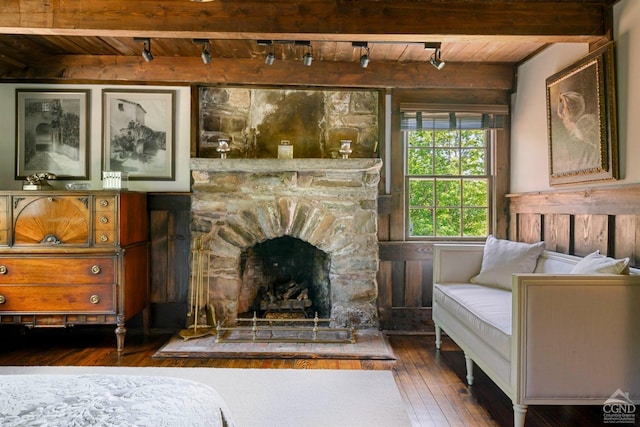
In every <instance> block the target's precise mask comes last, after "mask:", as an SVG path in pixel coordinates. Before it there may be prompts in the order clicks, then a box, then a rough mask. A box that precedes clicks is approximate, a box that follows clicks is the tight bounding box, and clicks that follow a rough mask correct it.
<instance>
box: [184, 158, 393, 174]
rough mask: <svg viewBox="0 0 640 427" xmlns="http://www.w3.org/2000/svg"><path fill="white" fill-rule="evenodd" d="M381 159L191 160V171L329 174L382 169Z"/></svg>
mask: <svg viewBox="0 0 640 427" xmlns="http://www.w3.org/2000/svg"><path fill="white" fill-rule="evenodd" d="M381 166H382V160H381V159H207V158H191V170H200V171H215V172H298V171H299V172H314V171H317V172H328V171H353V172H360V171H367V170H373V169H380V167H381Z"/></svg>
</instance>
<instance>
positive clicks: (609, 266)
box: [571, 251, 629, 274]
mask: <svg viewBox="0 0 640 427" xmlns="http://www.w3.org/2000/svg"><path fill="white" fill-rule="evenodd" d="M628 265H629V258H622V259H614V258H611V257H607V256H604V255H600V251H595V252H593V253H590V254H589V255H587V256H586V257H584V258H582V259H581V260H580V261H578V263H577V264H576V265H575V266H574V267H573V269H572V270H571V273H573V274H598V273H608V274H622V273H626V274H629V270H628V269H627V266H628Z"/></svg>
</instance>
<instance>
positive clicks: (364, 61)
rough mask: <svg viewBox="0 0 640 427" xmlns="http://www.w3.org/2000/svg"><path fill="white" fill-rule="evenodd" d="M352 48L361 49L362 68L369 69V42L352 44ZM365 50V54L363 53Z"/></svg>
mask: <svg viewBox="0 0 640 427" xmlns="http://www.w3.org/2000/svg"><path fill="white" fill-rule="evenodd" d="M351 47H353V48H360V66H361V67H362V68H367V67H368V66H369V59H370V57H369V54H370V50H369V44H368V43H367V42H351ZM363 49H364V54H363V53H362V51H363Z"/></svg>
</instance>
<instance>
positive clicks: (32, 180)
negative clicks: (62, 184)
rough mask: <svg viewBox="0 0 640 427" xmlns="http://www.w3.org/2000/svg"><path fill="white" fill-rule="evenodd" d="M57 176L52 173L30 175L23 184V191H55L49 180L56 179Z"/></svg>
mask: <svg viewBox="0 0 640 427" xmlns="http://www.w3.org/2000/svg"><path fill="white" fill-rule="evenodd" d="M56 178H57V177H56V176H55V174H52V173H50V172H40V173H34V174H33V175H29V176H28V177H26V178H25V181H24V183H23V184H22V189H23V190H53V187H52V186H51V184H49V182H48V180H50V179H56Z"/></svg>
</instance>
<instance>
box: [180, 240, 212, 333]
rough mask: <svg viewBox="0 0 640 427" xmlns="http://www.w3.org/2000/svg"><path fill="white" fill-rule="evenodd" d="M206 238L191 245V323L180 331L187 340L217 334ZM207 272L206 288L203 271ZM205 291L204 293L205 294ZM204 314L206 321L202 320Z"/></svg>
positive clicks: (209, 257) (189, 314)
mask: <svg viewBox="0 0 640 427" xmlns="http://www.w3.org/2000/svg"><path fill="white" fill-rule="evenodd" d="M205 244H206V239H204V238H203V237H202V236H200V237H198V238H197V239H195V241H194V243H193V245H192V247H191V267H192V268H191V282H190V286H189V288H190V294H191V295H190V297H189V311H188V312H187V318H188V319H189V320H190V321H191V325H189V327H188V328H187V329H183V330H181V331H180V336H181V337H182V339H184V340H185V341H186V340H188V339H191V338H201V337H204V336H207V335H215V334H216V330H215V327H216V320H215V311H214V308H213V305H211V304H210V303H209V288H210V287H209V265H210V259H211V252H210V251H209V250H207V249H205ZM205 271H206V272H207V283H206V290H205V286H204V285H205V284H204V277H203V275H204V274H203V273H204V272H205ZM203 293H204V295H203ZM203 315H204V318H205V319H206V321H205V322H203V323H200V322H201V317H202V316H203Z"/></svg>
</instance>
